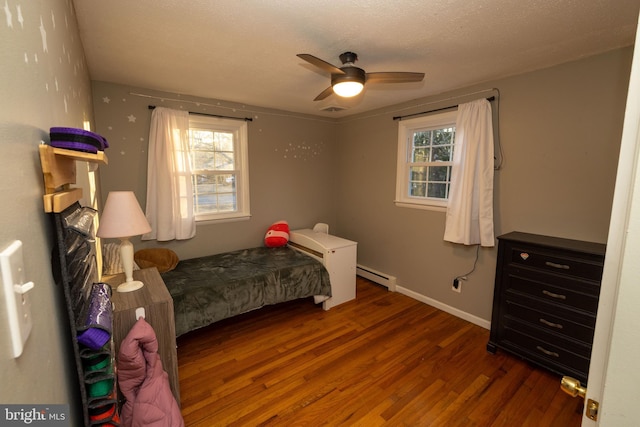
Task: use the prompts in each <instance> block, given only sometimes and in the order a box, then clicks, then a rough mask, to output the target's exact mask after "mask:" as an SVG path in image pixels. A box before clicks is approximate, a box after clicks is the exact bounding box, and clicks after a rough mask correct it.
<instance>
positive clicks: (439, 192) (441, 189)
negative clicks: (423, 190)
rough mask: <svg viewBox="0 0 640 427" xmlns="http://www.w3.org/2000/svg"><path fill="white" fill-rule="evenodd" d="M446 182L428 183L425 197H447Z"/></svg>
mask: <svg viewBox="0 0 640 427" xmlns="http://www.w3.org/2000/svg"><path fill="white" fill-rule="evenodd" d="M447 187H448V184H439V183H429V185H428V190H427V197H433V198H436V199H446V198H447Z"/></svg>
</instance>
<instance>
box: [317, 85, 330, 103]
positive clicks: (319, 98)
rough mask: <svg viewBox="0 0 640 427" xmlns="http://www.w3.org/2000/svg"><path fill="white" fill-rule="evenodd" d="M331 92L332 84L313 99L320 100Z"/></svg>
mask: <svg viewBox="0 0 640 427" xmlns="http://www.w3.org/2000/svg"><path fill="white" fill-rule="evenodd" d="M332 93H333V86H329V87H328V88H326V89H325V90H323V91H322V92H320V95H318V96H316V98H315V99H314V101H322V100H323V99H325V98H326V97H328V96H329V95H331V94H332Z"/></svg>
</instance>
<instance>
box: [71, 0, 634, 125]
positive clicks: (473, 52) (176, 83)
mask: <svg viewBox="0 0 640 427" xmlns="http://www.w3.org/2000/svg"><path fill="white" fill-rule="evenodd" d="M74 5H75V9H76V14H77V18H78V22H79V26H80V35H81V39H82V43H83V45H84V49H85V54H86V58H87V63H88V67H89V72H90V75H91V79H92V80H98V81H107V82H114V83H120V84H124V85H131V86H136V87H140V88H147V89H154V90H160V91H167V92H173V93H178V94H185V95H194V96H199V97H205V98H214V99H220V100H225V101H232V102H237V103H239V104H250V105H255V106H263V107H270V108H277V109H282V110H287V111H294V112H300V113H308V114H315V115H322V116H329V117H343V116H345V115H350V114H355V113H361V112H364V111H369V110H372V109H376V108H380V107H384V106H388V105H393V104H397V103H400V102H403V101H409V100H412V99H416V98H421V97H424V96H429V95H433V94H438V93H442V92H445V91H448V90H452V89H456V88H460V87H465V86H468V85H471V84H475V83H481V82H483V81H488V80H493V79H496V78H501V77H505V76H509V75H514V74H519V73H522V72H526V71H531V70H534V69H539V68H544V67H548V66H552V65H555V64H559V63H563V62H568V61H571V60H575V59H578V58H582V57H585V56H589V55H593V54H597V53H600V52H604V51H607V50H611V49H615V48H618V47H622V46H628V45H632V44H633V40H634V35H635V30H636V24H637V21H638V10H639V9H640V0H523V1H514V0H392V1H389V0H351V1H338V0H306V1H302V0H269V1H266V0H215V1H213V0H135V1H131V0H109V1H104V0H74ZM345 51H353V52H356V53H357V54H358V56H359V61H358V62H357V66H359V67H361V68H363V69H364V70H365V71H367V72H377V71H411V72H423V73H425V74H426V77H425V80H424V81H423V82H421V83H403V84H377V85H367V86H366V87H365V90H364V91H363V93H362V94H361V95H359V96H357V97H356V98H354V99H350V100H346V99H340V98H339V97H337V96H336V95H331V96H330V97H329V98H327V99H325V100H324V101H321V102H314V101H313V99H314V98H315V96H316V95H318V94H319V93H320V92H321V91H322V90H324V89H325V88H327V87H328V86H329V82H330V79H329V75H328V74H326V73H323V72H321V71H319V70H317V69H316V68H314V67H312V66H311V65H309V64H308V63H306V62H304V61H303V60H301V59H299V58H298V57H296V54H297V53H309V54H312V55H315V56H317V57H319V58H322V59H324V60H325V61H327V62H330V63H333V64H335V65H338V66H339V65H340V61H339V59H338V55H339V54H340V53H342V52H345ZM330 105H336V106H343V107H347V109H346V110H344V111H340V112H325V111H321V108H323V107H327V106H330Z"/></svg>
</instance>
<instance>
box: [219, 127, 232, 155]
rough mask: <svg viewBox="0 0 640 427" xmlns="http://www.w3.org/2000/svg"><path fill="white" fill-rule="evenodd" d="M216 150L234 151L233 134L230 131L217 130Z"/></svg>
mask: <svg viewBox="0 0 640 427" xmlns="http://www.w3.org/2000/svg"><path fill="white" fill-rule="evenodd" d="M214 150H216V151H233V134H232V133H229V132H216V133H215V146H214Z"/></svg>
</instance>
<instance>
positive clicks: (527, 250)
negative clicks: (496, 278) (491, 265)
mask: <svg viewBox="0 0 640 427" xmlns="http://www.w3.org/2000/svg"><path fill="white" fill-rule="evenodd" d="M508 251H509V252H508V255H507V256H508V259H509V262H510V263H512V264H515V265H519V266H525V267H527V268H535V269H539V270H542V271H546V272H550V273H555V274H562V275H567V276H574V277H581V278H584V279H590V280H595V281H600V280H601V279H602V266H603V264H602V261H601V260H598V259H597V258H596V257H594V258H593V259H592V258H590V257H587V256H585V257H579V256H577V255H576V254H571V253H567V252H561V251H554V250H549V249H544V248H538V247H535V246H534V247H527V246H524V245H521V244H515V243H514V244H511V245H509V248H508Z"/></svg>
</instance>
